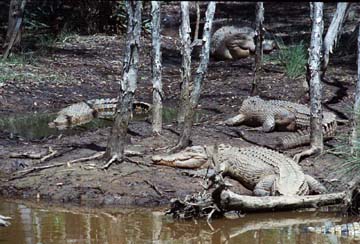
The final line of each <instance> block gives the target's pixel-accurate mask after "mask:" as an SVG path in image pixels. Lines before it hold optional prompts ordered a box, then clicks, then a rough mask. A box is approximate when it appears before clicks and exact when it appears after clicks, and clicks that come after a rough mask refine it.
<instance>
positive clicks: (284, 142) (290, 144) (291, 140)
mask: <svg viewBox="0 0 360 244" xmlns="http://www.w3.org/2000/svg"><path fill="white" fill-rule="evenodd" d="M309 143H310V133H309V131H308V130H299V131H297V132H296V133H293V134H290V135H287V136H284V137H281V138H279V143H278V145H279V146H280V147H281V148H282V149H290V148H294V147H298V146H302V145H306V144H309Z"/></svg>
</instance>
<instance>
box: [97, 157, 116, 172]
mask: <svg viewBox="0 0 360 244" xmlns="http://www.w3.org/2000/svg"><path fill="white" fill-rule="evenodd" d="M117 160H118V157H117V155H114V156H112V158H111V159H110V160H109V161H108V162H107V163H106V164H105V165H104V166H102V167H101V168H100V169H108V168H109V167H110V166H111V165H112V163H113V162H115V161H117Z"/></svg>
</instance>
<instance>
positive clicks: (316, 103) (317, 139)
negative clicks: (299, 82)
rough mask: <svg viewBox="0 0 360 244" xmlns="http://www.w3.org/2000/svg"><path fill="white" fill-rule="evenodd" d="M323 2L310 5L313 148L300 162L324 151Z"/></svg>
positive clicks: (309, 70)
mask: <svg viewBox="0 0 360 244" xmlns="http://www.w3.org/2000/svg"><path fill="white" fill-rule="evenodd" d="M323 5H324V3H322V2H311V3H310V16H311V21H312V31H311V43H310V49H309V61H308V72H307V73H308V78H310V140H311V147H310V149H308V150H305V151H303V152H301V153H298V154H296V155H295V156H294V160H295V161H297V162H298V161H299V160H300V159H301V157H303V156H309V155H311V154H316V153H321V152H323V150H324V142H323V132H322V107H321V82H320V64H321V50H322V35H323V30H324V22H323Z"/></svg>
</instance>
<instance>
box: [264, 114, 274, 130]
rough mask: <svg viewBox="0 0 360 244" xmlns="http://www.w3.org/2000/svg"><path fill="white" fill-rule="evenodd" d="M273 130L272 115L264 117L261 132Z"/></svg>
mask: <svg viewBox="0 0 360 244" xmlns="http://www.w3.org/2000/svg"><path fill="white" fill-rule="evenodd" d="M274 129H275V118H274V116H272V115H269V116H266V118H265V121H264V123H263V125H262V131H263V132H271V131H273V130H274Z"/></svg>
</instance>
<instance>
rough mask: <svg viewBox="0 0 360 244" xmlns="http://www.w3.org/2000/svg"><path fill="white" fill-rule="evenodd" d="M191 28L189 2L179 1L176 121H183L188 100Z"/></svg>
mask: <svg viewBox="0 0 360 244" xmlns="http://www.w3.org/2000/svg"><path fill="white" fill-rule="evenodd" d="M190 34H191V28H190V17H189V2H188V1H182V2H181V27H180V38H181V55H182V62H181V84H180V89H181V92H180V101H179V108H178V115H177V121H178V123H183V122H184V119H185V112H186V111H185V109H186V108H187V107H188V106H189V105H188V104H189V102H190V79H191V51H192V48H191V38H190Z"/></svg>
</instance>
